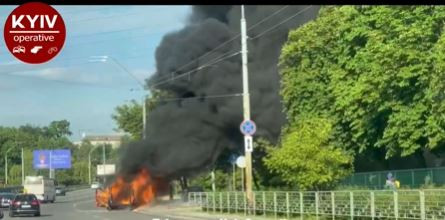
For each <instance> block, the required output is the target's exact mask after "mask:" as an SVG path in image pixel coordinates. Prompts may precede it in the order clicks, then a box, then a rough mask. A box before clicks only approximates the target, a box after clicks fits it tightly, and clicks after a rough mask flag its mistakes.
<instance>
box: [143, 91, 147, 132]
mask: <svg viewBox="0 0 445 220" xmlns="http://www.w3.org/2000/svg"><path fill="white" fill-rule="evenodd" d="M146 108H147V97H146V96H144V99H143V100H142V139H145V136H146V134H145V131H146V126H147V109H146Z"/></svg>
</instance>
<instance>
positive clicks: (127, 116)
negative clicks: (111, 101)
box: [111, 100, 143, 140]
mask: <svg viewBox="0 0 445 220" xmlns="http://www.w3.org/2000/svg"><path fill="white" fill-rule="evenodd" d="M111 117H112V118H113V119H114V120H115V121H116V123H117V125H118V128H119V129H120V130H123V131H125V132H128V133H130V134H131V136H132V137H133V138H134V139H137V140H138V139H141V137H142V127H143V124H142V105H141V104H139V103H137V102H136V101H135V100H132V101H131V103H129V104H123V105H120V106H117V107H116V109H115V113H114V114H113V115H112V116H111Z"/></svg>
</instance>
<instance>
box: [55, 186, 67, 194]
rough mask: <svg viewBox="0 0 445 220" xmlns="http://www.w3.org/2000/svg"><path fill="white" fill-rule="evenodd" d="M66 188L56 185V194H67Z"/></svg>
mask: <svg viewBox="0 0 445 220" xmlns="http://www.w3.org/2000/svg"><path fill="white" fill-rule="evenodd" d="M65 194H66V190H65V187H63V186H57V187H56V196H65Z"/></svg>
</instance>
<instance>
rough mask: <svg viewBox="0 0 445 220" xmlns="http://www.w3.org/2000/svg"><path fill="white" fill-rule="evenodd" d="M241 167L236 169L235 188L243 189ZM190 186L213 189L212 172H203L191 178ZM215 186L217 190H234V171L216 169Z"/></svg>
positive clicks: (207, 189)
mask: <svg viewBox="0 0 445 220" xmlns="http://www.w3.org/2000/svg"><path fill="white" fill-rule="evenodd" d="M241 184H242V176H241V169H239V168H236V169H235V188H236V190H237V191H241V190H242V185H241ZM189 185H190V186H201V187H203V188H204V190H206V191H211V190H212V178H211V175H210V172H208V173H204V174H201V175H199V176H196V177H194V178H192V179H191V181H190V184H189ZM215 188H216V191H233V172H232V171H231V172H225V171H223V170H215Z"/></svg>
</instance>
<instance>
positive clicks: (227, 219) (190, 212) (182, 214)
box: [134, 201, 285, 220]
mask: <svg viewBox="0 0 445 220" xmlns="http://www.w3.org/2000/svg"><path fill="white" fill-rule="evenodd" d="M134 211H135V212H139V213H145V214H150V215H159V216H167V217H169V218H174V219H184V220H196V219H198V220H273V219H275V218H274V217H273V216H268V217H263V216H245V215H244V214H242V213H239V214H233V213H232V214H229V213H220V212H215V213H213V212H212V211H211V212H205V211H203V210H202V209H201V208H199V207H196V206H190V205H188V204H187V203H183V202H181V201H173V202H165V203H163V204H155V205H152V206H145V207H139V208H137V209H135V210H134ZM166 213H168V214H166ZM277 220H285V218H277Z"/></svg>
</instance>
